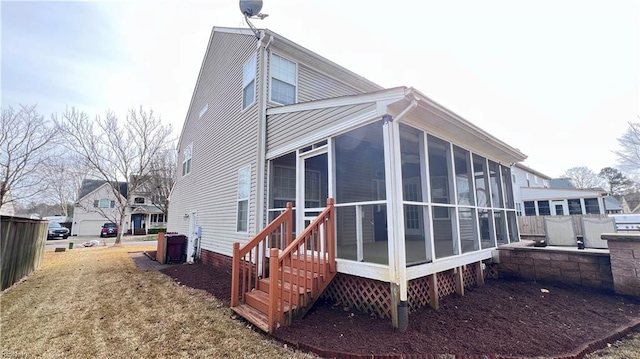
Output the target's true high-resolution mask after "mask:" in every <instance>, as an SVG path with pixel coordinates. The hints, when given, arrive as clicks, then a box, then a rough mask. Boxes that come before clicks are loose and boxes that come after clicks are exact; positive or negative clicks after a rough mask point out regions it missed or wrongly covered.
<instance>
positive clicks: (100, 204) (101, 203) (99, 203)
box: [93, 198, 116, 208]
mask: <svg viewBox="0 0 640 359" xmlns="http://www.w3.org/2000/svg"><path fill="white" fill-rule="evenodd" d="M93 206H94V207H96V208H114V207H115V206H116V201H112V200H110V199H107V198H103V199H101V200H95V201H93Z"/></svg>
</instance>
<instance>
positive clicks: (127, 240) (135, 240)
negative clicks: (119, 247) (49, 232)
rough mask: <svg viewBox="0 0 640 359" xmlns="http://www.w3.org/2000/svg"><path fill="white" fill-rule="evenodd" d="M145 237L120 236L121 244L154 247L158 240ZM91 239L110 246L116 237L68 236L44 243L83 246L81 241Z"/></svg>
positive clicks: (52, 246) (61, 246)
mask: <svg viewBox="0 0 640 359" xmlns="http://www.w3.org/2000/svg"><path fill="white" fill-rule="evenodd" d="M146 238H147V236H126V237H122V244H123V245H149V246H153V247H156V246H157V244H158V241H156V240H153V241H146V240H145V239H146ZM92 240H97V241H99V242H100V245H102V243H103V242H104V243H106V245H108V246H112V245H113V244H114V243H115V241H116V238H115V237H108V238H100V237H99V236H82V237H69V238H67V239H53V240H51V239H49V240H47V244H46V245H45V248H69V242H73V248H84V247H83V246H82V243H86V242H90V241H92Z"/></svg>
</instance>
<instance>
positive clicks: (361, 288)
mask: <svg viewBox="0 0 640 359" xmlns="http://www.w3.org/2000/svg"><path fill="white" fill-rule="evenodd" d="M323 296H325V297H327V298H329V299H331V300H333V301H335V302H337V303H342V304H345V305H348V306H350V307H355V308H357V309H358V310H360V311H362V312H365V313H369V314H375V315H377V316H378V317H383V318H385V317H391V285H390V284H389V283H385V282H381V281H377V280H373V279H368V278H362V277H356V276H352V275H348V274H342V273H338V275H336V277H335V278H334V279H333V281H332V282H331V284H330V285H329V286H328V287H327V290H326V291H325V292H324V294H323Z"/></svg>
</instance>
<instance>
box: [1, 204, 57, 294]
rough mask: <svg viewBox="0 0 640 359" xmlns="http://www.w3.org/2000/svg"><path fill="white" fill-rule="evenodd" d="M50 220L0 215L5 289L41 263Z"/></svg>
mask: <svg viewBox="0 0 640 359" xmlns="http://www.w3.org/2000/svg"><path fill="white" fill-rule="evenodd" d="M47 231H48V222H47V221H41V220H35V219H28V218H18V217H8V216H2V217H0V246H1V247H0V248H1V249H2V264H1V266H2V272H0V279H1V280H2V290H4V289H6V288H9V287H10V286H11V285H13V283H15V282H17V281H19V280H20V279H22V278H23V277H25V276H26V275H28V274H29V273H31V272H33V271H34V270H36V269H37V268H39V267H40V265H41V264H42V259H43V257H44V246H45V243H46V240H47Z"/></svg>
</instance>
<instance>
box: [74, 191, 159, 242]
mask: <svg viewBox="0 0 640 359" xmlns="http://www.w3.org/2000/svg"><path fill="white" fill-rule="evenodd" d="M118 185H119V186H120V195H121V196H122V199H123V200H124V199H125V198H126V195H127V183H126V182H119V183H118ZM109 186H110V184H109V183H107V182H106V181H102V180H84V181H83V182H82V187H81V188H80V193H79V195H78V197H79V199H78V201H77V202H76V208H75V211H74V213H73V226H72V231H71V235H72V236H89V235H91V236H97V235H99V234H100V230H101V228H102V225H103V224H104V223H108V222H113V221H114V219H117V218H118V208H117V207H118V201H117V200H116V198H114V194H113V191H112V190H111V189H110V188H109ZM126 218H127V219H126V220H125V223H124V228H123V229H122V230H123V233H125V234H132V233H133V234H146V233H147V230H148V229H151V228H165V227H166V219H165V218H164V214H163V213H162V211H161V210H160V209H159V208H158V207H156V206H155V205H154V204H153V203H152V202H151V201H150V200H149V199H148V198H147V196H146V195H145V194H144V193H140V194H134V195H133V196H131V203H129V205H128V206H127V208H126ZM116 223H117V222H116Z"/></svg>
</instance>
